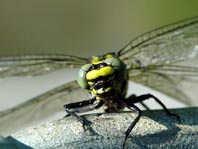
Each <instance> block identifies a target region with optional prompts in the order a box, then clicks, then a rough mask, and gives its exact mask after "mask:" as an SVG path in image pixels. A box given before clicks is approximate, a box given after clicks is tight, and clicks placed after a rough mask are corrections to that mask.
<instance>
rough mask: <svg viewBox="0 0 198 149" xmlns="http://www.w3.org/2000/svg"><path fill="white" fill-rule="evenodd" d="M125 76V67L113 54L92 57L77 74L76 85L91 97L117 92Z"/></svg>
mask: <svg viewBox="0 0 198 149" xmlns="http://www.w3.org/2000/svg"><path fill="white" fill-rule="evenodd" d="M125 76H126V65H125V64H124V63H123V62H122V61H121V60H120V59H119V58H118V56H116V55H115V54H105V55H102V56H93V57H92V58H91V59H90V61H89V63H88V64H85V65H84V66H82V67H81V69H80V70H79V73H78V79H77V81H78V84H79V85H80V86H81V88H83V89H85V90H87V91H89V92H90V93H91V94H92V95H93V96H102V95H104V94H107V93H109V92H114V91H117V89H118V88H119V87H120V85H119V84H120V83H122V82H123V80H124V79H125Z"/></svg>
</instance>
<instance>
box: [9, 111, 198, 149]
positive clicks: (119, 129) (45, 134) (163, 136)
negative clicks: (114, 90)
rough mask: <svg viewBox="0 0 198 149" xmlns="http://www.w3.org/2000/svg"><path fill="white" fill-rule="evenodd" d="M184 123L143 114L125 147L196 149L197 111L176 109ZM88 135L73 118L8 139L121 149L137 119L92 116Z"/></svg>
mask: <svg viewBox="0 0 198 149" xmlns="http://www.w3.org/2000/svg"><path fill="white" fill-rule="evenodd" d="M171 111H172V112H174V113H176V114H178V115H180V117H181V122H178V121H177V120H175V119H174V118H172V117H169V116H167V115H166V114H165V113H164V111H162V110H153V111H145V112H143V116H142V117H141V119H140V121H139V122H138V123H137V125H136V127H135V128H134V130H133V131H132V132H131V134H130V136H129V138H128V139H127V142H126V148H196V147H198V108H185V109H174V110H171ZM85 117H86V119H87V120H88V121H90V122H91V125H90V128H89V129H88V130H89V131H87V132H86V133H85V132H84V131H83V128H82V126H81V124H80V123H79V122H77V121H76V120H75V119H74V118H72V117H67V118H63V119H60V120H57V121H53V122H45V123H42V124H41V125H38V126H35V127H31V128H27V129H25V130H22V131H19V132H17V133H15V134H13V135H12V136H9V137H8V138H7V139H9V140H12V139H14V140H13V141H14V142H16V140H18V141H20V142H22V143H24V144H26V145H28V146H30V147H32V148H39V149H40V148H64V149H65V148H69V149H75V148H81V149H82V148H83V149H87V148H97V149H100V148H101V149H102V148H121V144H122V141H123V139H124V132H125V131H126V129H127V128H128V126H129V125H130V123H131V122H132V121H133V120H134V117H135V114H134V113H131V112H123V113H114V114H101V115H98V114H92V115H86V116H85ZM15 139H16V140H15Z"/></svg>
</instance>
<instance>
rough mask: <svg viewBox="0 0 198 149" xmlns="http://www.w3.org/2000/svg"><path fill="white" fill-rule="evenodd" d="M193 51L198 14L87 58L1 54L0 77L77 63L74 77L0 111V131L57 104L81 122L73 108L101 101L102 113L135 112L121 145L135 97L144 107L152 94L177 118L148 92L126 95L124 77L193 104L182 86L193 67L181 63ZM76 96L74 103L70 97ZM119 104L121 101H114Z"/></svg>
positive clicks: (195, 74)
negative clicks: (132, 114) (130, 118)
mask: <svg viewBox="0 0 198 149" xmlns="http://www.w3.org/2000/svg"><path fill="white" fill-rule="evenodd" d="M197 56H198V17H193V18H190V19H186V20H182V21H178V22H176V23H172V24H169V25H166V26H163V27H159V28H157V29H154V30H151V31H149V32H146V33H144V34H142V35H140V36H138V37H136V38H135V39H133V40H131V41H130V42H129V43H128V44H126V46H124V47H123V48H122V49H120V50H118V51H117V52H112V53H107V54H103V55H100V56H92V57H89V58H83V57H79V56H73V55H64V54H43V55H42V54H32V55H18V56H2V57H0V77H1V78H5V77H13V76H15V77H16V76H18V77H24V76H28V77H33V76H39V75H44V74H48V73H51V72H54V71H58V70H61V69H65V68H78V69H79V75H78V78H77V81H76V80H74V81H71V82H69V83H65V84H62V85H60V86H58V87H56V88H54V89H52V90H49V91H47V92H45V93H43V94H41V95H39V96H37V97H33V98H32V99H29V100H28V101H26V102H24V103H22V104H20V105H17V106H15V107H12V108H10V109H7V110H4V111H1V112H0V134H4V133H5V131H8V129H10V128H12V127H20V126H21V125H25V124H27V123H30V122H32V121H38V120H39V119H42V118H45V117H47V116H50V115H52V114H54V113H56V112H59V111H62V110H63V108H62V106H63V105H64V108H65V111H66V112H67V113H68V114H69V115H71V116H73V117H75V118H76V119H77V120H78V121H80V122H81V123H82V124H83V125H86V124H85V121H84V119H82V117H80V116H79V115H77V114H76V113H78V112H84V111H89V110H93V109H95V108H100V107H102V106H103V105H105V106H106V109H104V110H105V111H106V112H117V111H118V110H120V109H122V108H123V107H127V108H129V109H130V110H132V111H135V112H136V113H137V117H136V119H135V120H134V121H133V122H132V123H131V125H130V126H129V128H128V129H127V131H126V133H125V134H126V135H125V141H124V142H123V145H122V146H123V147H124V146H125V142H126V139H127V137H128V135H129V133H130V132H131V130H132V129H133V127H134V126H135V125H136V123H137V122H138V120H139V118H140V116H141V115H140V113H141V110H140V109H139V108H138V107H137V106H136V105H135V103H137V102H140V103H141V104H142V105H143V106H144V107H145V108H148V107H147V105H145V104H144V100H146V99H148V98H154V99H155V100H156V102H157V103H158V104H160V105H161V106H162V108H163V109H164V110H165V112H166V113H167V114H169V115H171V116H175V117H176V118H179V116H178V115H176V114H174V113H171V112H170V111H169V110H168V109H167V108H166V106H165V105H164V104H163V103H162V102H161V101H160V100H159V99H158V98H157V97H155V96H153V95H151V94H146V95H140V96H137V97H136V96H134V95H132V96H130V97H132V98H130V97H129V100H128V99H127V100H126V97H125V96H126V92H127V84H128V81H132V82H135V83H138V84H142V85H144V86H148V87H150V88H152V89H154V90H156V91H159V92H161V93H163V94H165V95H167V96H169V97H173V98H174V99H177V100H179V101H181V102H183V103H185V104H188V105H196V104H197V103H196V100H195V99H193V98H192V97H191V96H190V94H189V93H188V92H189V91H188V90H187V89H186V88H185V87H186V86H187V88H188V87H189V85H190V87H192V90H193V89H194V88H193V85H194V86H197V81H198V67H197V65H195V66H191V65H187V64H188V62H190V61H191V60H194V59H195V60H196V59H197ZM107 82H108V83H110V84H111V82H116V83H117V84H119V82H121V83H120V85H117V86H118V87H117V88H119V89H117V88H116V87H115V85H114V87H112V86H109V85H108V83H107ZM111 85H112V84H111ZM116 89H117V90H116ZM86 91H87V92H88V93H89V94H90V96H91V99H90V96H88V94H86ZM113 91H116V96H114V95H112V92H113ZM191 92H192V91H191ZM114 93H115V92H114ZM194 93H196V90H195V91H194ZM117 94H119V95H117ZM77 98H78V100H80V101H79V102H77V101H76V99H77ZM79 98H80V99H79ZM114 98H116V99H115V100H116V101H114ZM120 98H121V100H120ZM88 99H89V100H88ZM81 101H82V102H81ZM108 101H111V102H108ZM116 103H117V104H116ZM120 104H121V105H122V106H119V105H120ZM35 115H36V116H35ZM13 120H14V121H15V124H14V125H15V126H10V125H13V124H12V121H13Z"/></svg>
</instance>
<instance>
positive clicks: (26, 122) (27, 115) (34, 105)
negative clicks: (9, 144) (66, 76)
mask: <svg viewBox="0 0 198 149" xmlns="http://www.w3.org/2000/svg"><path fill="white" fill-rule="evenodd" d="M89 98H90V97H89V96H88V94H87V93H86V92H85V91H84V90H82V89H80V87H79V85H78V84H77V82H76V81H73V82H70V83H67V84H63V85H61V86H59V87H57V88H55V89H52V90H50V91H48V92H46V93H43V94H42V95H40V96H37V97H35V98H32V99H31V100H28V101H27V102H25V103H23V104H20V105H18V106H16V107H13V108H11V109H8V110H5V111H1V112H0V134H1V135H8V134H10V133H13V132H16V131H17V130H19V129H21V128H24V127H27V126H30V125H32V124H35V123H38V122H40V121H42V120H44V119H46V118H47V117H50V116H52V115H53V114H55V113H57V112H61V111H62V112H64V109H63V105H64V104H66V103H71V102H74V101H75V102H76V101H81V100H88V99H89Z"/></svg>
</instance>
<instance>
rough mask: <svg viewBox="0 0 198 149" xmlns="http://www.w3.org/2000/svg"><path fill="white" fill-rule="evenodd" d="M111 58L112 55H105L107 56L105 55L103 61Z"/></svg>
mask: <svg viewBox="0 0 198 149" xmlns="http://www.w3.org/2000/svg"><path fill="white" fill-rule="evenodd" d="M112 57H113V55H112V54H107V55H105V59H108V58H112Z"/></svg>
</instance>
